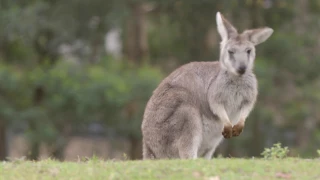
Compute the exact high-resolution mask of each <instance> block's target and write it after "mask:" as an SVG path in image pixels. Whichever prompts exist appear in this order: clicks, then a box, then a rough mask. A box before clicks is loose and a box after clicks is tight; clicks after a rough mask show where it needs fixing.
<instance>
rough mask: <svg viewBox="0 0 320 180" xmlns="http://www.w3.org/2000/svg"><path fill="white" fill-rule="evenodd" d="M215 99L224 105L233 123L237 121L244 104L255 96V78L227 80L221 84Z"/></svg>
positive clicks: (250, 101)
mask: <svg viewBox="0 0 320 180" xmlns="http://www.w3.org/2000/svg"><path fill="white" fill-rule="evenodd" d="M220 87H222V88H219V92H218V93H217V96H218V97H217V99H219V100H220V102H221V103H222V104H223V105H224V108H225V110H226V112H227V114H228V116H229V118H230V121H231V122H232V123H233V124H234V123H236V122H237V121H238V116H239V113H240V112H241V110H242V109H244V108H246V106H248V105H250V104H251V103H254V102H255V100H256V96H257V84H256V79H255V78H254V77H253V78H252V79H245V80H241V79H240V80H238V81H236V80H229V81H226V82H225V83H224V84H221V85H220Z"/></svg>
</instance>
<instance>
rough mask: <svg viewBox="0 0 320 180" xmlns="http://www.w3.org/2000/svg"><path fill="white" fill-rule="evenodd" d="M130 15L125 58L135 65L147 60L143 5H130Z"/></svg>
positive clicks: (144, 10) (145, 22)
mask: <svg viewBox="0 0 320 180" xmlns="http://www.w3.org/2000/svg"><path fill="white" fill-rule="evenodd" d="M130 9H131V15H130V16H129V17H128V19H127V25H126V26H127V27H126V47H125V48H126V49H125V51H126V56H127V58H128V59H129V60H131V61H133V62H135V63H136V64H139V63H142V62H143V61H144V60H146V59H147V58H148V34H147V21H146V13H147V11H146V9H145V8H144V4H143V3H139V2H132V3H130Z"/></svg>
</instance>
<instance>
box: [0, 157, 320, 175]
mask: <svg viewBox="0 0 320 180" xmlns="http://www.w3.org/2000/svg"><path fill="white" fill-rule="evenodd" d="M0 179H1V180H2V179H3V180H20V179H26V180H33V179H39V180H46V179H74V180H78V179H79V180H80V179H85V180H87V179H94V180H99V179H101V180H102V179H103V180H107V179H119V180H123V179H124V180H125V179H130V180H131V179H168V180H172V179H183V180H187V179H207V180H222V179H227V180H232V179H237V180H238V179H246V180H247V179H320V160H319V159H314V160H306V159H297V158H287V159H274V160H264V159H223V158H218V159H213V160H211V161H208V160H203V159H198V160H169V161H168V160H167V161H165V160H161V161H118V162H114V161H100V160H96V159H92V160H89V161H88V162H79V163H76V162H63V163H61V162H56V161H52V160H45V161H41V162H29V161H14V162H0Z"/></svg>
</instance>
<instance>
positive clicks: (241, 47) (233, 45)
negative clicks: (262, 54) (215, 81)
mask: <svg viewBox="0 0 320 180" xmlns="http://www.w3.org/2000/svg"><path fill="white" fill-rule="evenodd" d="M216 18H217V27H218V32H219V34H220V36H221V38H222V41H221V44H220V64H221V67H222V68H223V69H224V70H227V71H228V72H231V73H232V74H234V75H237V76H241V75H243V74H245V73H246V72H250V71H251V70H252V68H253V62H254V59H255V56H256V53H255V46H256V45H258V44H260V43H262V42H264V41H265V40H267V39H268V38H269V37H270V36H271V34H272V33H273V30H272V29H271V28H268V27H264V28H259V29H251V30H246V31H244V32H243V33H241V34H239V33H238V31H237V29H236V28H234V27H233V25H232V24H231V23H230V22H229V21H227V20H226V19H225V18H224V17H223V16H222V15H221V13H220V12H218V13H217V17H216Z"/></svg>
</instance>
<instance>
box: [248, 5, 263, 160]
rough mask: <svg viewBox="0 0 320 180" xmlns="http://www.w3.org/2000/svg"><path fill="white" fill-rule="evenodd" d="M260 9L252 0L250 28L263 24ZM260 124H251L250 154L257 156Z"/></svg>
mask: <svg viewBox="0 0 320 180" xmlns="http://www.w3.org/2000/svg"><path fill="white" fill-rule="evenodd" d="M261 13H262V10H261V7H260V6H259V4H258V0H253V1H252V4H251V8H250V17H251V26H252V28H258V27H261V26H262V25H263V17H262V14H261ZM260 124H261V120H260V119H259V118H256V119H255V120H254V121H253V125H252V141H251V142H252V143H251V144H252V147H250V149H251V155H252V156H259V155H260V153H261V149H262V148H263V142H262V141H263V138H262V137H261V136H260V134H261V133H260V130H259V128H260Z"/></svg>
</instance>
